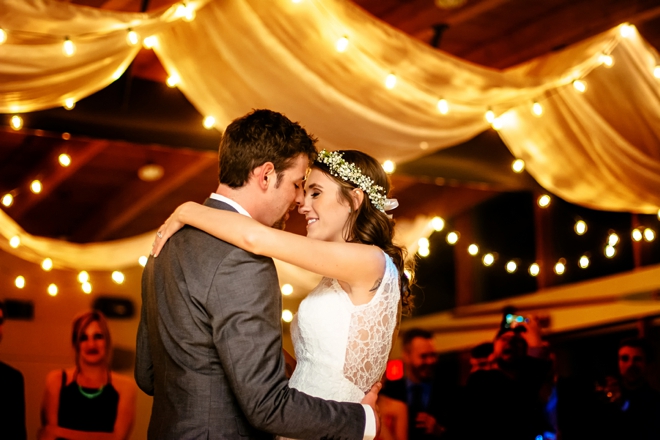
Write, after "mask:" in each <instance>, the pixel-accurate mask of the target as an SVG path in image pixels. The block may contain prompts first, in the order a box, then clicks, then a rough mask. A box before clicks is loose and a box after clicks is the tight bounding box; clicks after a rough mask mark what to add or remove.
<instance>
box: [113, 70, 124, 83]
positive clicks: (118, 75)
mask: <svg viewBox="0 0 660 440" xmlns="http://www.w3.org/2000/svg"><path fill="white" fill-rule="evenodd" d="M123 74H124V68H123V67H119V68H118V69H117V70H115V72H114V73H113V74H112V79H113V80H115V81H117V80H118V79H119V78H121V76H122V75H123Z"/></svg>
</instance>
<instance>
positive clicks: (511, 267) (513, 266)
mask: <svg viewBox="0 0 660 440" xmlns="http://www.w3.org/2000/svg"><path fill="white" fill-rule="evenodd" d="M517 269H518V264H516V262H515V261H513V260H511V261H509V262H508V263H506V271H507V272H509V273H514V272H515V271H516V270H517Z"/></svg>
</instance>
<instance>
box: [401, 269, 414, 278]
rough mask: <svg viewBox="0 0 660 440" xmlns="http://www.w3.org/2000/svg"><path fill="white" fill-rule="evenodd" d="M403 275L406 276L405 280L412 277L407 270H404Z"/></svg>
mask: <svg viewBox="0 0 660 440" xmlns="http://www.w3.org/2000/svg"><path fill="white" fill-rule="evenodd" d="M403 274H404V275H405V276H406V278H408V279H410V277H411V276H412V272H411V271H410V270H409V269H404V270H403Z"/></svg>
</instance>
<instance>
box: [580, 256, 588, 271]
mask: <svg viewBox="0 0 660 440" xmlns="http://www.w3.org/2000/svg"><path fill="white" fill-rule="evenodd" d="M578 265H579V266H580V267H581V268H582V269H586V268H587V267H589V257H587V256H586V255H582V256H581V257H580V261H579V262H578Z"/></svg>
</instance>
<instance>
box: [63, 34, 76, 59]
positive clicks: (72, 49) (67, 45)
mask: <svg viewBox="0 0 660 440" xmlns="http://www.w3.org/2000/svg"><path fill="white" fill-rule="evenodd" d="M62 52H64V55H66V56H67V57H70V56H73V54H74V53H76V45H75V44H73V41H71V40H70V39H69V37H66V38H64V44H62Z"/></svg>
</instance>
